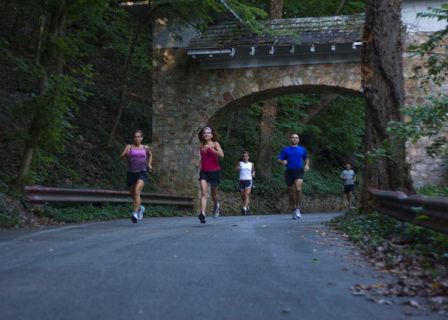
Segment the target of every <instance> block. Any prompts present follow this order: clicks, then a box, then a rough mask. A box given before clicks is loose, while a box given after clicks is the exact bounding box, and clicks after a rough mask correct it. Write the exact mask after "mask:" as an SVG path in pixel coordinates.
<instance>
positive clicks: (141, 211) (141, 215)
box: [137, 206, 145, 220]
mask: <svg viewBox="0 0 448 320" xmlns="http://www.w3.org/2000/svg"><path fill="white" fill-rule="evenodd" d="M143 213H145V207H144V206H140V210H138V215H137V219H138V220H142V219H143Z"/></svg>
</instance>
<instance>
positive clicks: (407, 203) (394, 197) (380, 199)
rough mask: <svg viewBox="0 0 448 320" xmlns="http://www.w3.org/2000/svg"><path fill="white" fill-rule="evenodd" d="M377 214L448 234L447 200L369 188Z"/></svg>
mask: <svg viewBox="0 0 448 320" xmlns="http://www.w3.org/2000/svg"><path fill="white" fill-rule="evenodd" d="M368 191H369V193H370V194H371V195H372V196H373V197H374V198H375V200H376V201H377V203H378V205H377V207H376V210H377V211H378V212H379V213H382V214H387V215H389V216H392V217H395V218H397V219H399V220H402V221H407V222H410V223H412V224H415V225H418V226H422V227H426V228H430V229H433V230H436V231H440V232H443V233H448V198H445V197H427V196H421V195H412V196H407V195H406V194H405V193H403V192H400V191H385V190H378V189H376V188H372V187H370V188H369V189H368Z"/></svg>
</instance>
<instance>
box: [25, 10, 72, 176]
mask: <svg viewBox="0 0 448 320" xmlns="http://www.w3.org/2000/svg"><path fill="white" fill-rule="evenodd" d="M48 8H49V9H48V11H47V12H46V13H44V14H42V16H41V26H40V37H39V45H38V48H37V54H36V65H37V67H39V69H40V72H39V74H40V76H39V79H38V83H39V84H38V88H39V89H38V93H39V96H40V97H45V96H46V95H47V93H48V90H49V88H48V81H49V77H50V75H49V74H50V73H51V71H50V70H51V64H52V63H53V62H56V70H55V71H54V72H55V75H56V76H61V75H62V69H63V67H64V53H63V51H62V50H61V49H60V48H58V47H57V46H56V43H57V42H58V41H61V39H62V38H63V37H64V34H65V25H66V4H65V1H57V2H55V3H52V6H48ZM47 15H48V16H49V17H48V19H47ZM47 20H48V25H47V26H46V21H47ZM45 117H46V114H45V109H44V108H42V107H39V106H37V107H36V108H34V114H33V116H32V120H31V123H30V125H29V129H28V136H29V139H28V140H27V141H26V144H25V153H24V156H23V159H22V164H21V166H20V171H19V174H18V176H17V180H16V183H17V184H21V183H22V182H23V181H24V180H25V179H26V177H27V176H28V174H29V172H30V169H31V164H32V161H33V158H34V156H35V153H36V151H37V149H38V146H39V139H40V138H41V135H42V133H41V132H42V130H43V129H44V128H43V126H45V122H46V119H45Z"/></svg>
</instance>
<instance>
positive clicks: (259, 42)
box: [152, 15, 443, 192]
mask: <svg viewBox="0 0 448 320" xmlns="http://www.w3.org/2000/svg"><path fill="white" fill-rule="evenodd" d="M158 22H159V23H158V25H156V27H155V28H154V30H155V34H156V35H157V37H158V38H157V37H156V38H157V39H159V40H160V39H162V40H161V41H159V42H158V43H157V44H156V45H155V46H154V51H153V58H154V69H153V77H154V81H153V132H152V148H153V150H154V155H155V158H154V159H155V173H156V175H158V177H159V179H160V181H161V183H162V185H163V186H164V187H166V188H167V189H169V190H172V191H177V192H192V190H195V188H192V186H196V185H197V176H198V168H197V165H198V139H197V133H198V131H199V130H200V128H201V127H203V126H205V125H207V124H208V123H209V121H210V119H211V118H212V117H213V119H215V121H219V119H220V118H222V115H224V114H225V113H227V112H229V111H232V110H238V109H239V108H243V107H246V106H249V105H250V104H252V103H254V102H257V101H261V100H264V99H269V98H273V97H276V96H279V95H284V94H292V93H299V92H312V93H326V92H328V93H330V92H331V93H341V94H344V93H345V94H357V95H362V89H361V70H360V50H361V49H360V47H361V46H362V42H361V38H362V29H363V16H362V15H357V16H339V17H325V18H320V19H316V18H313V19H310V18H301V19H283V20H274V21H273V22H272V25H271V27H272V28H274V29H282V30H284V31H285V30H286V31H287V32H289V33H292V34H295V35H298V37H294V36H285V37H280V38H279V37H278V36H277V37H276V36H271V37H258V36H256V35H253V34H250V33H248V31H247V30H245V29H244V27H243V26H241V25H239V24H238V22H236V21H222V22H218V23H216V24H215V25H213V26H210V28H209V30H207V32H205V33H204V34H203V35H202V36H198V35H196V36H193V37H191V36H190V37H189V39H188V36H187V37H186V38H187V40H184V43H183V44H182V43H181V44H179V43H178V44H177V45H175V44H173V42H175V40H173V38H170V35H171V30H170V29H169V28H168V27H167V26H166V23H165V22H166V21H165V22H164V21H163V20H159V21H158ZM424 36H425V34H419V33H412V34H408V35H407V37H406V40H405V42H406V46H407V45H408V44H409V43H410V42H414V41H419V40H421V38H422V37H424ZM190 39H191V40H190ZM417 63H419V61H418V58H412V59H411V58H410V56H409V55H408V53H406V51H405V53H404V69H405V87H406V104H407V105H413V104H415V103H421V102H423V101H424V97H425V96H426V95H427V93H425V92H424V91H423V89H421V88H420V86H419V83H418V81H417V80H415V79H412V77H411V75H412V74H413V73H412V69H413V66H414V65H415V64H417ZM408 154H409V159H410V162H411V167H412V174H413V178H414V181H415V182H416V184H426V183H428V181H430V180H432V182H434V178H435V177H439V179H441V178H440V177H442V176H443V174H441V170H442V169H441V166H440V160H431V159H430V158H427V157H426V155H425V151H424V149H423V147H422V146H420V147H417V148H415V147H410V148H408ZM423 165H424V166H425V169H426V170H424V173H423V174H420V173H419V172H421V170H420V169H421V168H420V167H419V166H423Z"/></svg>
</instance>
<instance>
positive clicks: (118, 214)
mask: <svg viewBox="0 0 448 320" xmlns="http://www.w3.org/2000/svg"><path fill="white" fill-rule="evenodd" d="M131 210H132V208H131V206H130V205H101V206H94V205H83V206H82V205H80V206H73V207H62V206H59V207H56V206H45V207H44V208H43V210H41V211H40V212H39V214H40V215H42V216H44V217H47V218H50V219H52V220H54V221H57V222H66V223H74V222H85V221H95V220H114V219H127V218H129V215H130V212H131ZM188 214H189V211H187V210H183V209H179V208H175V207H162V206H146V211H145V217H173V216H183V215H188Z"/></svg>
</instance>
